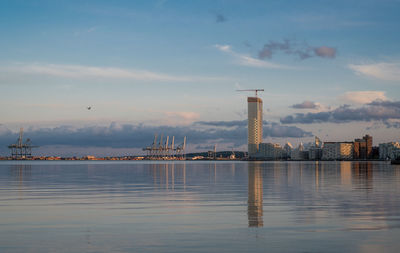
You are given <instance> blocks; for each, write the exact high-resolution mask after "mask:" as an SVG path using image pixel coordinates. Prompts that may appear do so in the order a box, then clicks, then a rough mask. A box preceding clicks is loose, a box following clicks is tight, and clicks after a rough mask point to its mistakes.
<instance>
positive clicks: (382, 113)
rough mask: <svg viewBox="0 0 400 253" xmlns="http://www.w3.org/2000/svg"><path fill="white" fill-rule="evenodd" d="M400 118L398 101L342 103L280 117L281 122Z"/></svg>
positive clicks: (308, 122)
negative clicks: (328, 109) (328, 108)
mask: <svg viewBox="0 0 400 253" xmlns="http://www.w3.org/2000/svg"><path fill="white" fill-rule="evenodd" d="M391 119H400V101H379V100H377V101H374V102H371V103H368V104H366V105H363V106H361V107H357V108H353V107H351V106H349V105H342V106H340V107H339V108H336V109H334V110H331V111H327V112H317V113H306V114H304V113H297V114H295V115H289V116H286V117H284V118H281V119H280V121H281V123H283V124H295V123H300V124H313V123H328V122H330V123H346V122H353V121H365V122H369V121H383V122H384V121H388V120H391Z"/></svg>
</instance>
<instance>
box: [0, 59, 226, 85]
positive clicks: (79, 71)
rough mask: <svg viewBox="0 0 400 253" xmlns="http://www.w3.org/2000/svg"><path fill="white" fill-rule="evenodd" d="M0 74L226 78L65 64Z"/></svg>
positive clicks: (7, 70)
mask: <svg viewBox="0 0 400 253" xmlns="http://www.w3.org/2000/svg"><path fill="white" fill-rule="evenodd" d="M0 73H3V74H4V75H12V74H14V75H16V76H20V75H35V76H42V77H56V78H68V79H85V80H87V79H95V80H98V79H112V80H116V79H118V80H139V81H174V82H192V81H217V80H223V79H224V78H219V77H201V76H179V75H169V74H163V73H157V72H152V71H147V70H137V69H124V68H115V67H95V66H84V65H64V64H41V63H33V64H17V65H14V66H7V67H5V66H0Z"/></svg>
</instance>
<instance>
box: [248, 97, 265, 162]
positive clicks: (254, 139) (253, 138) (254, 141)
mask: <svg viewBox="0 0 400 253" xmlns="http://www.w3.org/2000/svg"><path fill="white" fill-rule="evenodd" d="M247 104H248V152H249V157H256V156H259V155H257V153H258V152H259V151H260V143H261V142H262V136H263V117H262V100H261V98H259V97H248V98H247Z"/></svg>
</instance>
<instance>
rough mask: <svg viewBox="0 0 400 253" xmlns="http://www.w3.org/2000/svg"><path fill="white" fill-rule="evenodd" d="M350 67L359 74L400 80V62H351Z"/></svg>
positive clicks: (388, 79) (386, 79)
mask: <svg viewBox="0 0 400 253" xmlns="http://www.w3.org/2000/svg"><path fill="white" fill-rule="evenodd" d="M348 67H349V68H350V69H351V70H353V71H354V72H355V73H356V74H358V75H363V76H366V77H372V78H376V79H379V80H384V81H400V63H390V62H379V63H373V64H349V65H348Z"/></svg>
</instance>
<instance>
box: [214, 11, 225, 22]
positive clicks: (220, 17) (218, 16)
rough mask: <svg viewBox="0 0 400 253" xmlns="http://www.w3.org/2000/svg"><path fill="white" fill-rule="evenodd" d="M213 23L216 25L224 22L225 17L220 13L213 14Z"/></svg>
mask: <svg viewBox="0 0 400 253" xmlns="http://www.w3.org/2000/svg"><path fill="white" fill-rule="evenodd" d="M215 22H217V23H223V22H226V17H225V16H224V15H222V14H221V13H217V14H215Z"/></svg>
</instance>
